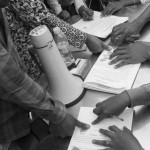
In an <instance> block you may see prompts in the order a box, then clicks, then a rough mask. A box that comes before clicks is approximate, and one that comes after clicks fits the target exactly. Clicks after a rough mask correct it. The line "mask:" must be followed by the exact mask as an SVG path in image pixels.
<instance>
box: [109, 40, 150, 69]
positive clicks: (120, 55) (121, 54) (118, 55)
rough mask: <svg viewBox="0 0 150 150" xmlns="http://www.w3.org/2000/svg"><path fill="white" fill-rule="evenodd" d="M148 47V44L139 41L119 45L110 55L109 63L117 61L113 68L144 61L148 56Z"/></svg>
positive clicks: (149, 52)
mask: <svg viewBox="0 0 150 150" xmlns="http://www.w3.org/2000/svg"><path fill="white" fill-rule="evenodd" d="M149 49H150V45H146V44H145V43H144V42H140V41H138V42H135V43H133V44H130V45H124V46H120V47H118V48H117V49H116V50H114V52H113V53H112V54H111V55H110V58H109V59H110V60H111V61H110V64H116V63H117V64H116V65H115V68H120V67H122V66H125V65H128V64H136V63H142V62H145V61H146V60H147V59H148V58H149V57H150V50H149Z"/></svg>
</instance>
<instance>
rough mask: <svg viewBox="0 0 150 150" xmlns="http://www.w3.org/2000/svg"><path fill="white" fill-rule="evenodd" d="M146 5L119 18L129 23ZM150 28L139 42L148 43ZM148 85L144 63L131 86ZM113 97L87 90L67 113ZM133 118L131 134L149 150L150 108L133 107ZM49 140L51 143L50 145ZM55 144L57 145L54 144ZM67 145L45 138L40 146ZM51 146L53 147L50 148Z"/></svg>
mask: <svg viewBox="0 0 150 150" xmlns="http://www.w3.org/2000/svg"><path fill="white" fill-rule="evenodd" d="M147 7H148V4H146V5H144V6H142V5H139V6H137V7H135V9H131V7H128V8H124V9H122V10H121V11H120V12H119V15H120V16H128V17H129V21H133V20H134V19H135V18H137V17H138V16H139V15H140V14H141V13H142V12H143V11H144V10H145V9H146V8H147ZM149 36H150V26H149V24H148V25H147V26H146V27H145V29H144V31H142V36H141V40H143V41H148V42H150V38H149ZM105 42H106V43H109V42H110V38H108V39H106V41H105ZM74 56H75V57H79V58H86V59H89V61H90V63H91V64H94V62H95V61H96V59H97V57H98V56H96V55H92V54H91V53H90V52H89V51H86V52H78V53H74ZM146 83H150V62H145V63H143V64H142V65H141V67H140V70H139V72H138V74H137V77H136V79H135V82H134V84H133V88H136V87H139V86H140V85H143V84H146ZM111 96H113V94H109V93H103V92H97V91H91V90H87V92H86V94H85V96H84V97H83V99H82V100H81V101H80V102H79V103H78V104H77V105H75V106H73V107H72V108H69V109H68V112H70V113H72V114H73V115H74V116H76V117H77V115H78V112H79V108H80V106H85V107H95V104H96V103H98V102H101V101H103V100H105V99H107V98H109V97H111ZM134 109H135V116H134V120H133V133H134V134H135V135H136V137H137V138H138V139H139V141H140V143H141V145H142V146H143V147H144V148H145V150H148V149H146V147H148V148H149V149H150V142H149V141H148V139H150V106H147V107H146V106H138V107H135V108H134ZM50 140H51V143H50ZM55 143H57V144H55ZM68 143H69V139H59V138H55V139H54V138H51V137H49V138H47V139H46V140H45V141H44V142H43V143H42V144H41V150H50V149H52V150H54V148H52V147H53V146H56V148H55V149H56V150H65V149H67V144H68ZM52 145H53V146H52ZM58 145H63V147H61V148H59V147H58Z"/></svg>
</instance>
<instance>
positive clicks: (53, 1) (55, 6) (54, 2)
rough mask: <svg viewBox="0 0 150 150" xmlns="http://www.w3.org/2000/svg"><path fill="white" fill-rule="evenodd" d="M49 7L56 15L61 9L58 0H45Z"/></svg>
mask: <svg viewBox="0 0 150 150" xmlns="http://www.w3.org/2000/svg"><path fill="white" fill-rule="evenodd" d="M46 1H47V3H48V5H49V7H50V9H52V11H53V12H54V13H55V15H58V14H59V13H60V12H61V11H62V8H61V5H60V4H59V3H58V0H46Z"/></svg>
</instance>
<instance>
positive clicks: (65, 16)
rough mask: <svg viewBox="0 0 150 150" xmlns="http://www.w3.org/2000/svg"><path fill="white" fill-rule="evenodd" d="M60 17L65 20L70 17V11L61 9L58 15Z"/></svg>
mask: <svg viewBox="0 0 150 150" xmlns="http://www.w3.org/2000/svg"><path fill="white" fill-rule="evenodd" d="M57 16H58V17H59V18H60V19H63V20H66V19H68V18H69V17H70V13H69V12H68V11H66V10H62V11H61V12H60V13H59V14H58V15H57Z"/></svg>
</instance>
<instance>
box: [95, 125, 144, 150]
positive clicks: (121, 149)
mask: <svg viewBox="0 0 150 150" xmlns="http://www.w3.org/2000/svg"><path fill="white" fill-rule="evenodd" d="M109 129H110V130H104V129H100V130H99V132H100V133H102V134H103V135H105V136H107V137H109V138H110V140H93V141H92V143H93V144H97V145H102V146H106V147H109V148H106V149H104V150H143V148H142V147H141V145H140V143H139V142H138V140H137V139H136V137H135V136H134V135H133V134H132V132H131V131H130V130H129V129H127V128H126V127H123V130H120V129H119V128H118V127H117V126H110V127H109Z"/></svg>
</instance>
